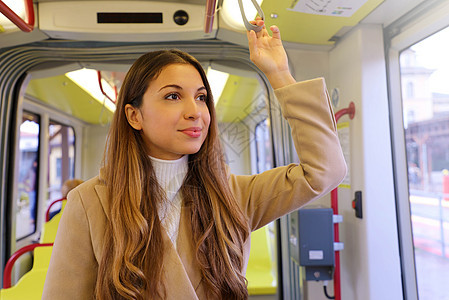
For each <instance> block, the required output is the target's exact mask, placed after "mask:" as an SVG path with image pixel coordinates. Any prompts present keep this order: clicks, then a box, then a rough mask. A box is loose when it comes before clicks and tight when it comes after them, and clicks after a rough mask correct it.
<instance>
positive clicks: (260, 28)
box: [238, 0, 265, 32]
mask: <svg viewBox="0 0 449 300" xmlns="http://www.w3.org/2000/svg"><path fill="white" fill-rule="evenodd" d="M238 2H239V6H240V13H241V14H242V18H243V23H244V24H245V27H246V29H247V30H248V31H251V30H254V31H255V32H259V31H261V30H262V26H256V25H253V24H251V23H250V22H249V21H248V20H247V19H246V15H245V10H244V9H243V3H242V0H238ZM251 2H252V3H253V5H254V7H255V8H256V9H257V12H258V13H259V16H260V17H261V18H262V20H265V15H264V13H263V10H262V8H260V6H259V3H257V1H256V0H251Z"/></svg>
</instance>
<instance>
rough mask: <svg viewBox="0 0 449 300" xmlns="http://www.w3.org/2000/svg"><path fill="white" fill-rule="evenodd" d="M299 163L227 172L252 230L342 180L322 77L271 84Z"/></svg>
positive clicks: (343, 168) (341, 164) (340, 158)
mask: <svg viewBox="0 0 449 300" xmlns="http://www.w3.org/2000/svg"><path fill="white" fill-rule="evenodd" d="M275 95H276V97H277V99H278V101H279V103H280V106H281V108H282V113H283V116H284V117H285V118H286V119H287V121H288V123H289V125H290V127H291V130H292V137H293V141H294V144H295V148H296V152H297V154H298V157H299V160H300V163H299V165H297V164H290V165H288V166H283V167H278V168H274V169H272V170H269V171H266V172H263V173H261V174H258V175H252V176H234V175H231V177H230V185H231V188H232V189H233V191H234V195H235V197H236V199H237V201H238V202H239V203H240V205H241V207H242V209H243V212H244V213H246V214H247V216H248V217H249V220H250V226H251V229H252V230H256V229H258V228H260V227H262V226H264V225H266V224H268V223H269V222H271V221H273V220H275V219H277V218H279V217H281V216H283V215H285V214H287V213H289V212H292V211H294V210H296V209H298V208H300V207H301V206H303V205H304V204H306V203H307V202H309V201H311V200H314V199H317V198H319V197H320V196H322V195H324V194H326V193H328V192H330V191H331V190H332V189H334V188H335V187H336V186H338V184H339V183H340V182H341V181H342V180H343V178H344V176H345V174H346V163H345V161H344V157H343V153H342V150H341V147H340V142H339V140H338V136H337V127H336V122H335V118H334V114H333V111H332V106H331V104H330V101H329V95H328V93H327V90H326V86H325V83H324V79H322V78H318V79H314V80H309V81H304V82H299V83H296V84H293V85H289V86H287V87H283V88H280V89H277V90H275Z"/></svg>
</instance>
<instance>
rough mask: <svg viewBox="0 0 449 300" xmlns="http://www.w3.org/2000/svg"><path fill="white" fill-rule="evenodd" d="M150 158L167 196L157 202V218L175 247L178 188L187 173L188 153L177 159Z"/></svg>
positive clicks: (179, 202) (179, 207) (179, 213)
mask: <svg viewBox="0 0 449 300" xmlns="http://www.w3.org/2000/svg"><path fill="white" fill-rule="evenodd" d="M150 158H151V162H152V164H153V168H154V172H155V173H156V178H157V181H158V183H159V185H160V186H161V187H162V189H163V190H164V191H165V194H166V196H167V201H166V202H162V203H160V204H159V207H158V214H159V219H160V220H161V223H162V226H163V227H164V229H165V231H166V232H167V235H168V236H169V237H170V240H171V241H172V243H173V246H174V247H175V249H176V239H177V238H178V231H179V220H180V218H181V206H182V198H181V193H179V189H180V188H181V185H182V183H183V182H184V178H185V176H186V174H187V162H188V155H184V156H183V157H181V158H180V159H177V160H162V159H158V158H154V157H151V156H150Z"/></svg>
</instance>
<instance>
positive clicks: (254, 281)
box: [246, 226, 277, 295]
mask: <svg viewBox="0 0 449 300" xmlns="http://www.w3.org/2000/svg"><path fill="white" fill-rule="evenodd" d="M270 241H271V239H270V235H269V230H268V226H264V227H262V228H260V229H258V230H256V231H254V232H252V233H251V252H250V255H249V261H248V268H247V270H246V278H247V280H248V292H249V294H250V295H274V294H276V287H277V282H276V276H275V270H274V269H273V266H274V265H275V264H274V262H273V256H272V252H271V247H270V244H271V242H270Z"/></svg>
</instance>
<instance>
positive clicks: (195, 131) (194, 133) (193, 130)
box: [181, 127, 201, 138]
mask: <svg viewBox="0 0 449 300" xmlns="http://www.w3.org/2000/svg"><path fill="white" fill-rule="evenodd" d="M181 132H182V133H184V134H186V135H188V136H190V137H192V138H198V137H200V136H201V128H200V127H190V128H186V129H183V130H181Z"/></svg>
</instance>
